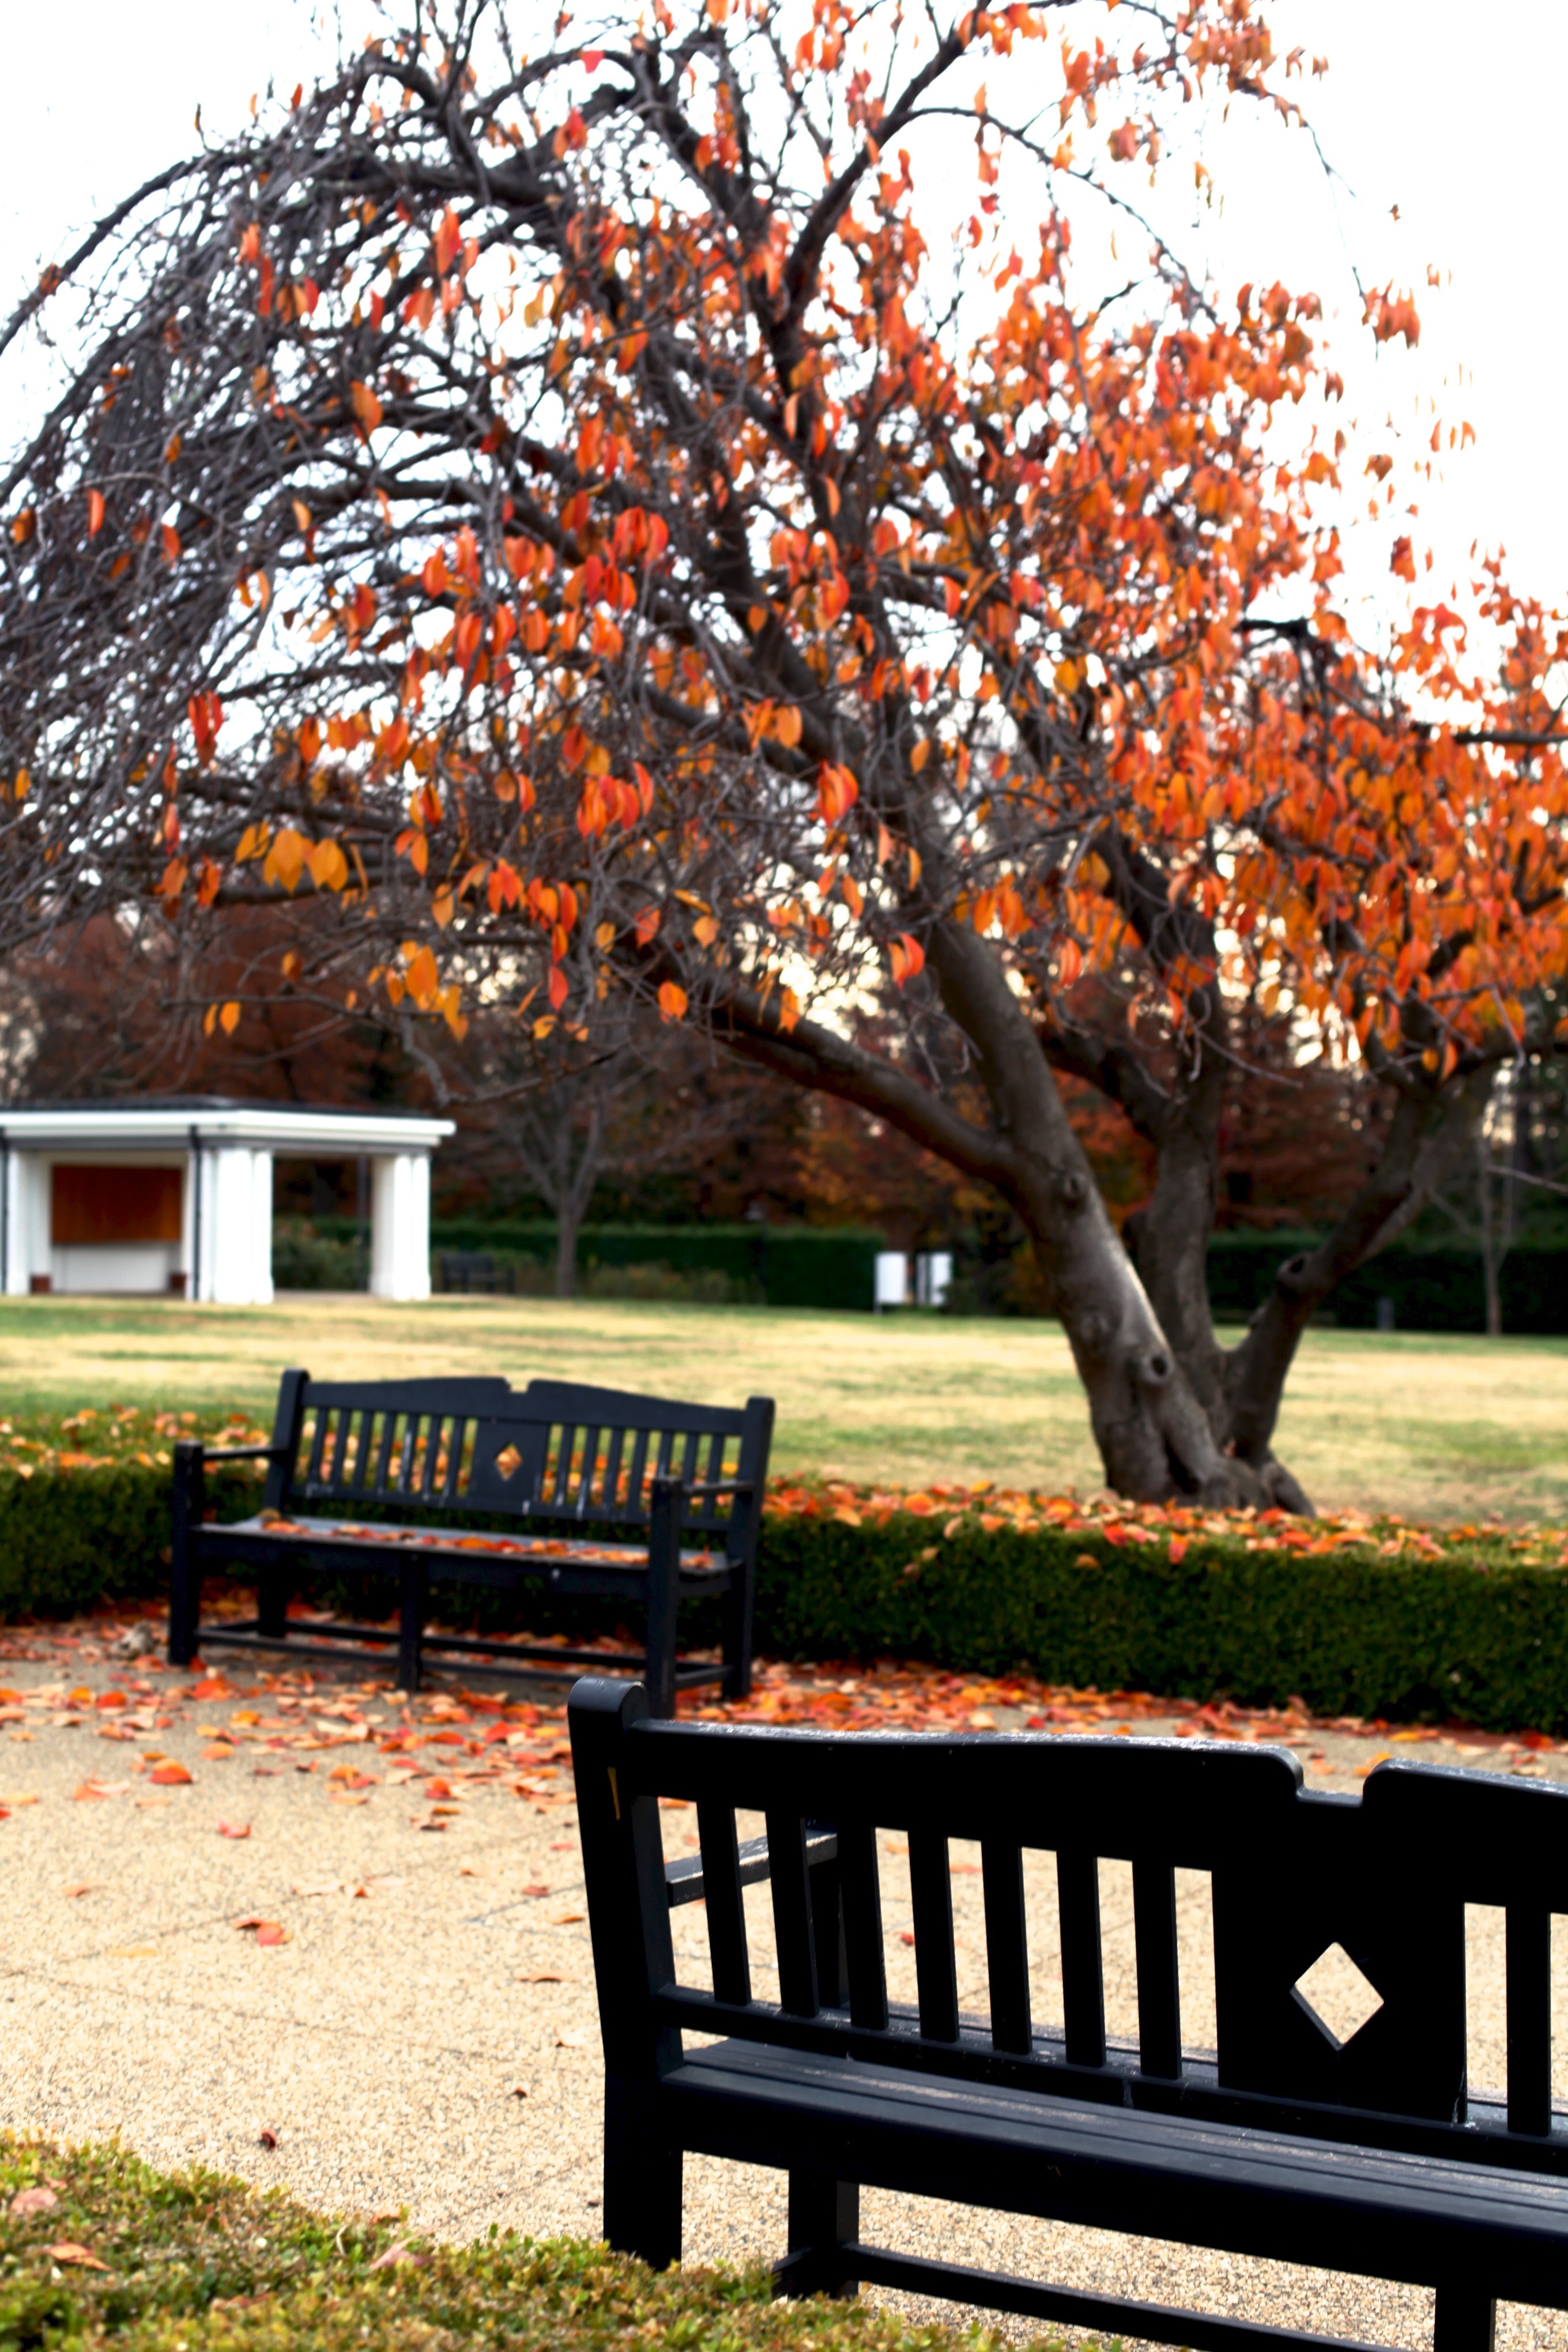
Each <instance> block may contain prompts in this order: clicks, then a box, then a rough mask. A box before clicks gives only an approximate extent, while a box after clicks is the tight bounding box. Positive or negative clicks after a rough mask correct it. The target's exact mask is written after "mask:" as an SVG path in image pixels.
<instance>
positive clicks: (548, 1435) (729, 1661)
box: [169, 1371, 773, 1715]
mask: <svg viewBox="0 0 1568 2352" xmlns="http://www.w3.org/2000/svg"><path fill="white" fill-rule="evenodd" d="M772 1433H773V1402H772V1400H771V1399H770V1398H768V1397H752V1398H751V1399H750V1400H749V1401H748V1402H747V1403H746V1405H745V1406H744V1407H743V1408H742V1409H741V1410H739V1411H726V1410H723V1409H721V1408H719V1407H716V1406H710V1405H699V1404H683V1403H679V1402H674V1401H673V1400H671V1399H669V1398H664V1397H647V1396H638V1395H636V1394H633V1393H631V1392H629V1391H623V1390H619V1389H603V1388H591V1387H587V1386H584V1385H583V1384H581V1383H578V1382H574V1381H549V1380H536V1381H530V1383H529V1385H528V1387H527V1388H526V1389H523V1390H521V1391H519V1390H514V1389H512V1388H511V1387H510V1386H509V1385H508V1383H507V1382H506V1381H504V1380H486V1379H472V1380H464V1379H458V1380H410V1381H312V1380H311V1379H310V1375H309V1373H308V1372H303V1371H289V1372H285V1373H284V1375H283V1379H282V1382H281V1385H280V1387H279V1392H278V1412H277V1420H276V1423H275V1425H274V1429H273V1433H272V1442H271V1444H269V1445H266V1446H223V1447H216V1448H208V1447H205V1446H203V1445H202V1444H199V1443H197V1442H195V1441H192V1440H186V1441H184V1442H182V1443H181V1444H179V1445H177V1446H176V1447H175V1450H174V1534H173V1545H172V1554H171V1570H170V1592H169V1656H170V1659H171V1662H172V1663H173V1664H176V1665H185V1664H189V1663H190V1661H191V1659H192V1658H194V1657H195V1655H196V1653H197V1650H198V1648H208V1649H210V1648H215V1647H219V1646H222V1647H226V1648H230V1649H251V1650H258V1649H259V1650H273V1651H276V1650H279V1649H283V1650H286V1651H287V1652H288V1653H289V1654H290V1655H292V1656H296V1657H318V1658H320V1657H333V1658H342V1657H370V1658H373V1659H374V1660H376V1661H378V1662H383V1661H384V1658H385V1651H386V1643H387V1639H388V1636H387V1635H386V1633H384V1632H383V1631H381V1630H379V1629H378V1628H376V1627H375V1626H374V1625H363V1624H358V1623H350V1622H341V1621H331V1622H317V1621H315V1620H312V1622H310V1625H309V1626H308V1627H307V1628H304V1629H300V1628H298V1627H295V1628H291V1627H290V1623H289V1600H290V1597H291V1596H292V1594H293V1593H294V1592H295V1591H297V1590H298V1589H299V1586H300V1582H301V1580H303V1579H305V1578H308V1577H314V1576H331V1577H334V1578H337V1577H343V1576H353V1577H371V1578H383V1579H384V1578H388V1577H390V1578H392V1579H394V1580H395V1582H396V1584H397V1586H398V1589H399V1622H398V1633H397V1665H398V1679H399V1683H400V1685H401V1686H402V1687H403V1688H404V1689H406V1690H414V1689H416V1688H417V1686H418V1681H419V1672H420V1663H421V1659H422V1657H423V1656H424V1655H425V1654H427V1653H428V1654H437V1655H440V1654H444V1653H449V1652H458V1653H460V1654H462V1657H463V1661H464V1664H463V1671H464V1672H465V1673H466V1674H471V1673H476V1672H486V1671H489V1672H491V1673H502V1672H508V1673H510V1672H513V1671H515V1670H516V1668H517V1667H518V1666H520V1665H524V1666H531V1667H532V1668H533V1669H535V1670H537V1668H538V1667H539V1665H540V1664H547V1665H550V1666H553V1667H556V1668H561V1667H563V1666H578V1665H583V1664H598V1665H600V1666H601V1667H602V1666H603V1665H604V1664H605V1659H604V1654H603V1653H602V1652H595V1651H590V1650H580V1649H579V1650H574V1649H570V1648H563V1647H562V1646H561V1645H559V1644H558V1643H550V1644H540V1643H527V1642H524V1641H507V1640H488V1639H485V1640H481V1639H479V1638H478V1637H476V1636H474V1635H470V1634H445V1635H441V1634H434V1633H427V1632H426V1630H425V1626H426V1615H427V1613H428V1609H429V1586H430V1580H431V1579H432V1578H441V1579H444V1580H454V1581H456V1582H458V1583H463V1584H472V1585H488V1586H490V1587H492V1588H496V1587H499V1588H500V1589H502V1590H507V1591H511V1590H516V1589H517V1588H519V1587H521V1586H525V1585H529V1584H533V1585H538V1586H542V1587H543V1588H544V1589H545V1590H547V1591H549V1592H551V1593H552V1594H556V1595H560V1596H563V1597H570V1596H574V1595H584V1596H586V1595H614V1596H616V1597H618V1598H619V1599H621V1600H622V1601H625V1602H626V1604H627V1608H628V1611H629V1612H631V1613H633V1614H634V1615H637V1616H641V1617H642V1618H644V1620H645V1622H646V1624H647V1640H646V1645H645V1649H644V1651H643V1653H642V1654H640V1655H635V1656H629V1657H628V1658H627V1659H626V1665H627V1667H628V1668H629V1669H630V1670H632V1671H634V1672H637V1673H641V1674H644V1675H646V1676H647V1683H648V1687H649V1689H650V1691H651V1692H652V1693H653V1695H654V1696H653V1705H654V1706H655V1708H656V1709H657V1710H658V1711H660V1712H662V1713H664V1714H667V1715H668V1714H673V1713H674V1710H675V1696H676V1693H677V1691H678V1690H686V1689H692V1688H695V1687H697V1686H698V1685H701V1684H705V1683H713V1682H717V1683H719V1684H720V1685H721V1687H722V1689H723V1692H724V1694H725V1696H730V1697H737V1698H739V1697H743V1696H745V1694H746V1692H747V1690H748V1689H749V1688H750V1686H751V1673H752V1591H753V1587H754V1582H755V1575H756V1556H757V1535H758V1529H759V1526H760V1522H761V1512H762V1501H763V1486H764V1482H765V1479H766V1475H767V1465H768V1449H769V1444H770V1443H771V1439H772ZM247 1459H251V1460H255V1459H260V1460H264V1461H265V1462H266V1464H267V1465H268V1468H267V1478H266V1484H265V1486H264V1488H263V1493H262V1501H261V1508H260V1509H259V1511H258V1512H257V1513H256V1514H255V1516H254V1517H250V1518H246V1519H241V1520H239V1521H237V1523H234V1524H232V1525H229V1526H226V1527H220V1526H217V1525H216V1524H214V1523H213V1522H211V1521H209V1520H208V1519H207V1518H206V1517H205V1497H204V1474H205V1465H206V1464H207V1463H208V1462H233V1461H242V1460H247ZM498 1521H499V1522H500V1523H501V1526H500V1531H499V1532H498V1529H497V1524H496V1523H497V1522H498ZM481 1522H488V1523H489V1524H488V1526H481V1525H480V1524H478V1523H481ZM508 1522H512V1523H515V1524H513V1525H508V1524H507V1523H508ZM220 1567H221V1568H226V1569H228V1570H230V1571H231V1572H232V1571H233V1570H236V1569H238V1570H241V1571H247V1572H249V1573H251V1574H253V1575H254V1576H255V1579H256V1585H257V1609H256V1614H255V1616H254V1617H252V1618H247V1619H243V1620H235V1619H231V1618H218V1619H215V1620H211V1621H209V1622H206V1623H205V1624H204V1623H203V1622H202V1616H201V1582H202V1576H203V1572H204V1570H206V1569H209V1568H213V1569H216V1568H220ZM699 1599H707V1600H713V1599H717V1600H719V1601H721V1604H722V1618H723V1643H722V1653H723V1654H722V1664H706V1663H701V1662H698V1663H693V1662H691V1661H689V1660H687V1661H683V1660H682V1659H681V1657H680V1655H679V1651H678V1647H677V1630H678V1616H679V1607H680V1604H681V1602H682V1601H695V1600H699ZM476 1654H478V1658H479V1660H483V1661H484V1662H485V1663H483V1664H480V1663H479V1662H478V1660H477V1659H476Z"/></svg>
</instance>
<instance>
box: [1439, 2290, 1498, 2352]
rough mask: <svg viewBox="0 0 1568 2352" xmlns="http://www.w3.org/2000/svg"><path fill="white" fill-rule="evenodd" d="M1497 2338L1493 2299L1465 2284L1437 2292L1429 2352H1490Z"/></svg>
mask: <svg viewBox="0 0 1568 2352" xmlns="http://www.w3.org/2000/svg"><path fill="white" fill-rule="evenodd" d="M1496 2338H1497V2302H1496V2298H1495V2297H1494V2296H1492V2295H1489V2294H1487V2293H1486V2292H1485V2290H1484V2288H1481V2287H1479V2286H1472V2285H1471V2284H1469V2283H1468V2281H1467V2282H1466V2283H1465V2284H1463V2285H1459V2284H1453V2285H1449V2286H1440V2287H1439V2288H1438V2289H1437V2311H1436V2319H1435V2321H1434V2323H1433V2327H1432V2352H1493V2346H1494V2344H1495V2342H1496Z"/></svg>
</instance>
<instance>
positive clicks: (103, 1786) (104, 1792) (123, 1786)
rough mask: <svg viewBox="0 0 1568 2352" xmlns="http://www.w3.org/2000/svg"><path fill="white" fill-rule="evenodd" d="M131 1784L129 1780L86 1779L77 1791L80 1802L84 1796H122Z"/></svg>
mask: <svg viewBox="0 0 1568 2352" xmlns="http://www.w3.org/2000/svg"><path fill="white" fill-rule="evenodd" d="M130 1786H131V1783H130V1781H129V1780H84V1781H83V1782H82V1784H81V1786H80V1788H79V1790H77V1792H76V1793H77V1798H78V1801H80V1800H81V1799H82V1798H84V1797H122V1796H123V1795H124V1794H125V1791H126V1790H127V1789H129V1787H130Z"/></svg>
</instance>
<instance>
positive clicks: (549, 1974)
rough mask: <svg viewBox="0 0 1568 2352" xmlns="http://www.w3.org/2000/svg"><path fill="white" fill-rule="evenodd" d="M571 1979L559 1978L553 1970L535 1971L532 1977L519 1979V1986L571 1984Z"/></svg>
mask: <svg viewBox="0 0 1568 2352" xmlns="http://www.w3.org/2000/svg"><path fill="white" fill-rule="evenodd" d="M573 1981H574V1979H572V1978H571V1977H563V1976H557V1975H556V1974H555V1972H554V1970H553V1969H534V1970H533V1971H532V1972H531V1975H528V1976H521V1977H519V1979H518V1982H519V1984H571V1983H572V1982H573Z"/></svg>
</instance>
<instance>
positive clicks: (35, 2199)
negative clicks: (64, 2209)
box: [11, 2189, 60, 2215]
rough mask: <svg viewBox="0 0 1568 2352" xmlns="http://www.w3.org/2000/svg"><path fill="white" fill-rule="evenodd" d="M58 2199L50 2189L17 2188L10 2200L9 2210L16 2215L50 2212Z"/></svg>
mask: <svg viewBox="0 0 1568 2352" xmlns="http://www.w3.org/2000/svg"><path fill="white" fill-rule="evenodd" d="M59 2201H60V2200H59V2199H58V2197H57V2196H56V2195H55V2192H54V2190H53V2189H17V2191H16V2195H15V2197H13V2198H12V2200H11V2210H12V2212H13V2213H15V2214H18V2215H20V2214H23V2213H52V2212H53V2211H54V2210H55V2207H56V2206H57V2205H58V2203H59Z"/></svg>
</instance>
